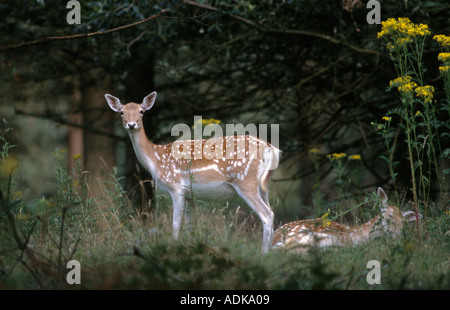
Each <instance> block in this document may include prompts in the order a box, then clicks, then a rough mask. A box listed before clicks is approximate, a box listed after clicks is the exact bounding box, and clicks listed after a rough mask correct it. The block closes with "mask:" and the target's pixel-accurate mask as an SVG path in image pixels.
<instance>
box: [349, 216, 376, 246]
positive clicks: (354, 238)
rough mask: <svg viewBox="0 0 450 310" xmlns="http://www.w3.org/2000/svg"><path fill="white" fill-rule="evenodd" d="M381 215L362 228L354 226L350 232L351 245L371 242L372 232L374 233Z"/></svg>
mask: <svg viewBox="0 0 450 310" xmlns="http://www.w3.org/2000/svg"><path fill="white" fill-rule="evenodd" d="M379 217H380V216H379V215H377V216H376V217H374V218H373V219H371V220H370V221H368V222H367V223H365V224H362V225H361V226H354V227H350V229H349V231H350V233H349V235H348V236H349V238H350V240H349V241H351V243H353V244H360V243H364V242H367V241H370V240H371V239H372V234H371V233H372V232H373V231H374V225H375V224H376V223H377V221H378V219H379Z"/></svg>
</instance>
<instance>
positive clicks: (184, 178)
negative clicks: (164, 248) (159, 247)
mask: <svg viewBox="0 0 450 310" xmlns="http://www.w3.org/2000/svg"><path fill="white" fill-rule="evenodd" d="M105 98H106V101H107V102H108V104H109V106H110V107H111V109H112V110H113V111H115V112H118V113H119V114H120V116H121V117H122V122H123V126H124V127H125V129H126V130H127V131H128V134H129V136H130V139H131V142H132V144H133V148H134V151H135V153H136V156H137V158H138V160H139V162H140V163H141V164H142V166H143V167H144V168H145V169H147V170H148V171H149V172H150V173H151V175H152V177H153V179H154V180H155V182H156V184H157V186H158V188H159V189H160V190H162V191H165V192H168V193H169V194H170V196H171V198H172V202H173V237H174V238H175V239H176V238H178V235H179V231H180V226H181V221H182V216H183V209H184V205H185V201H186V198H185V197H186V194H188V193H189V191H190V190H192V191H193V193H194V194H195V197H196V198H207V199H214V200H217V199H220V198H222V199H231V198H232V197H234V196H236V194H237V195H239V196H241V197H242V198H243V199H244V200H245V201H246V202H247V204H248V205H249V206H250V208H251V209H253V210H254V211H255V212H256V214H257V215H258V216H259V218H260V219H261V222H262V224H263V244H262V251H263V252H268V250H269V248H270V244H271V240H272V235H273V219H274V215H273V212H272V210H271V208H270V205H269V201H268V183H269V180H270V176H271V174H272V172H273V169H275V168H276V167H277V166H278V162H279V158H280V154H281V151H280V150H279V149H277V148H276V147H274V146H273V145H271V144H270V143H268V142H266V141H263V140H261V139H258V138H256V137H253V136H247V135H245V136H244V135H242V136H224V137H218V138H217V137H216V138H211V139H204V140H187V141H176V142H174V143H171V144H167V145H157V144H153V143H152V142H150V141H149V140H148V138H147V136H146V135H145V132H144V127H143V124H142V117H143V115H144V113H145V111H148V110H150V109H151V107H152V106H153V104H154V103H155V99H156V92H152V93H151V94H150V95H148V96H147V97H145V98H144V100H143V102H142V104H137V103H133V102H130V103H127V104H125V105H122V104H121V103H120V100H119V99H117V98H116V97H114V96H111V95H109V94H106V95H105ZM230 148H231V152H230ZM198 149H200V150H202V153H201V154H199V151H198ZM194 151H195V152H194ZM199 155H201V156H199ZM191 177H193V179H194V182H192V179H191ZM188 221H189V216H187V215H186V214H185V222H188Z"/></svg>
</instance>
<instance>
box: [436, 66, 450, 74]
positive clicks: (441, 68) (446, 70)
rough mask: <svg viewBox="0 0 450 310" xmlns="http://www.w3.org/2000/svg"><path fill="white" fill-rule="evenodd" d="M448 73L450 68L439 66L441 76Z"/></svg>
mask: <svg viewBox="0 0 450 310" xmlns="http://www.w3.org/2000/svg"><path fill="white" fill-rule="evenodd" d="M449 71H450V66H441V67H439V72H441V74H448V73H449Z"/></svg>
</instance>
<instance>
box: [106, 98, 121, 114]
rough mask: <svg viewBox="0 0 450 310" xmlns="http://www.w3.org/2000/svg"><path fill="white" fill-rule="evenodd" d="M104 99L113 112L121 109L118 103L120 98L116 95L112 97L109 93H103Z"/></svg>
mask: <svg viewBox="0 0 450 310" xmlns="http://www.w3.org/2000/svg"><path fill="white" fill-rule="evenodd" d="M105 98H106V101H107V102H108V104H109V107H110V108H111V109H112V110H113V111H115V112H119V111H120V110H122V104H121V103H120V100H119V99H118V98H116V97H114V96H113V95H110V94H106V95H105Z"/></svg>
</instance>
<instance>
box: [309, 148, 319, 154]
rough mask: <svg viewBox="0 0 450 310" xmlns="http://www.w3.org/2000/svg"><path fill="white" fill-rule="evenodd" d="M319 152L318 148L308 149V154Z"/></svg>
mask: <svg viewBox="0 0 450 310" xmlns="http://www.w3.org/2000/svg"><path fill="white" fill-rule="evenodd" d="M318 153H319V149H318V148H315V147H314V148H312V149H310V150H309V151H308V154H318Z"/></svg>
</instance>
